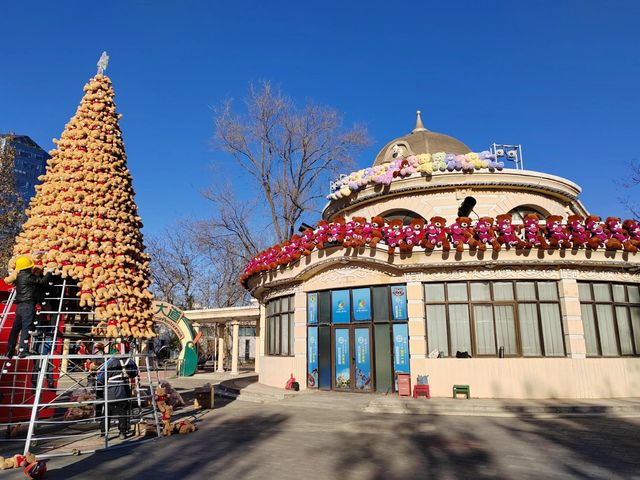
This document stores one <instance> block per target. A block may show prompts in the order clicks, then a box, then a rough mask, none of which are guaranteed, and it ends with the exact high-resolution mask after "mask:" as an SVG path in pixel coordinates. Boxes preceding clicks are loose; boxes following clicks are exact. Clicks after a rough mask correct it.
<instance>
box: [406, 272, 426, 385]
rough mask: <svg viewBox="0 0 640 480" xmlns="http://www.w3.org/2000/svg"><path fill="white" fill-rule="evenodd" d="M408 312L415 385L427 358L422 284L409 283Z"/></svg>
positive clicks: (411, 362) (410, 353)
mask: <svg viewBox="0 0 640 480" xmlns="http://www.w3.org/2000/svg"><path fill="white" fill-rule="evenodd" d="M407 311H408V312H409V355H410V361H409V363H410V365H411V379H412V382H413V383H415V381H416V377H417V374H418V373H419V370H422V368H420V367H421V366H422V364H423V362H424V361H425V359H426V358H427V342H426V339H425V337H426V325H425V314H424V288H423V286H422V282H415V281H414V282H407Z"/></svg>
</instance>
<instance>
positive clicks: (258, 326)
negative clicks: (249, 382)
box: [253, 305, 265, 374]
mask: <svg viewBox="0 0 640 480" xmlns="http://www.w3.org/2000/svg"><path fill="white" fill-rule="evenodd" d="M264 314H265V308H264V305H260V318H259V319H258V321H257V322H256V349H255V354H254V364H253V365H254V367H253V370H254V371H255V372H256V373H258V374H259V373H260V353H261V352H262V327H261V326H262V319H263V317H264Z"/></svg>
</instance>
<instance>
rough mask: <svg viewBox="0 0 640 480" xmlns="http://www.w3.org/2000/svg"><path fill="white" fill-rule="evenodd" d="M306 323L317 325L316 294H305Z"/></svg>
mask: <svg viewBox="0 0 640 480" xmlns="http://www.w3.org/2000/svg"><path fill="white" fill-rule="evenodd" d="M307 323H308V324H311V325H315V324H316V323H318V294H317V293H308V294H307Z"/></svg>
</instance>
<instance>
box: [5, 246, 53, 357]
mask: <svg viewBox="0 0 640 480" xmlns="http://www.w3.org/2000/svg"><path fill="white" fill-rule="evenodd" d="M33 267H34V264H33V260H31V258H30V257H27V256H20V257H18V258H17V259H16V270H17V271H18V274H17V276H16V280H15V283H14V284H15V289H16V297H15V300H14V303H15V304H16V312H15V317H14V319H13V326H12V327H11V332H10V333H9V340H8V342H7V357H9V358H11V357H13V355H14V354H15V352H14V350H15V348H16V340H17V339H18V332H20V345H19V347H18V356H19V357H20V358H24V357H26V356H27V355H28V354H29V332H30V331H31V330H32V329H33V322H34V320H35V316H36V304H37V303H38V301H39V300H40V299H41V298H42V295H41V289H42V287H43V286H44V285H46V284H48V283H49V282H50V281H51V274H50V273H48V274H47V275H45V276H44V277H43V276H41V275H38V274H37V272H34V268H33Z"/></svg>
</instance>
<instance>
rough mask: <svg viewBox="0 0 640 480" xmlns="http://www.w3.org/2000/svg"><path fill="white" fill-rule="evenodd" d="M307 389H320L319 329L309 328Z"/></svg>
mask: <svg viewBox="0 0 640 480" xmlns="http://www.w3.org/2000/svg"><path fill="white" fill-rule="evenodd" d="M307 387H309V388H318V327H309V328H307Z"/></svg>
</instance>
